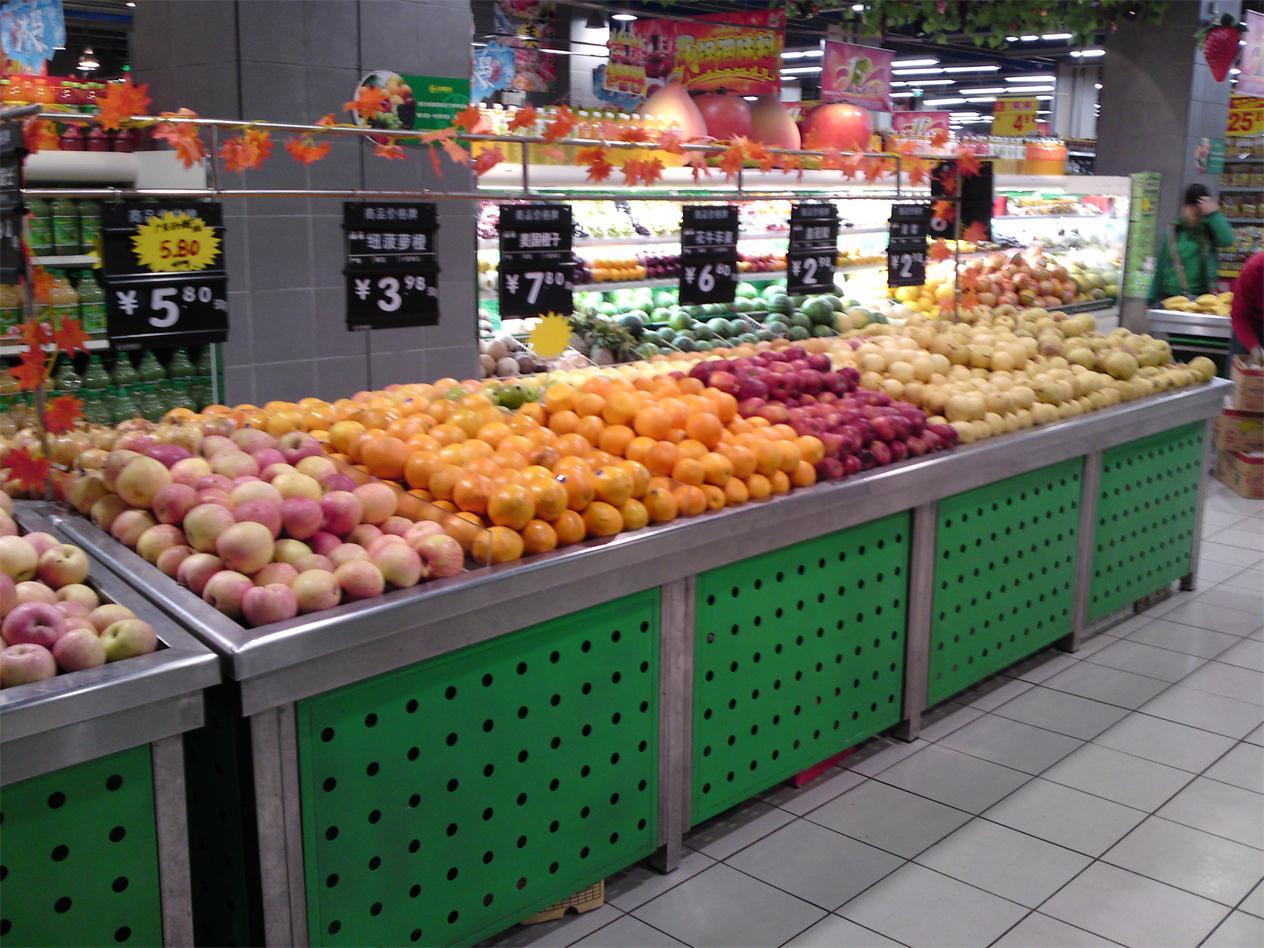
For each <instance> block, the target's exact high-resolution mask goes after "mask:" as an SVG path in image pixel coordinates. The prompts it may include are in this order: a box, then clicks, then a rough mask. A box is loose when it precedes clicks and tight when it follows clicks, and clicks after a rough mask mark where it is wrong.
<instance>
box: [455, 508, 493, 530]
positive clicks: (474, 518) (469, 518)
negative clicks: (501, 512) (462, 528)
mask: <svg viewBox="0 0 1264 948" xmlns="http://www.w3.org/2000/svg"><path fill="white" fill-rule="evenodd" d="M456 516H457V519H458V520H464V521H465V522H466V523H472V524H474V526H476V527H479V528H480V529H481V528H483V527H485V526H487V524H485V523H483V518H482V517H480V516H479V515H478V514H476V513H472V512H470V511H468V510H462V511H461V512H460V513H458V514H457V515H456Z"/></svg>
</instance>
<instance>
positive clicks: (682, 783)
mask: <svg viewBox="0 0 1264 948" xmlns="http://www.w3.org/2000/svg"><path fill="white" fill-rule="evenodd" d="M694 596H695V588H694V577H692V576H686V577H685V578H684V579H678V580H676V581H674V582H671V583H668V584H667V585H665V586H663V589H662V605H661V609H662V618H661V621H660V623H659V627H660V628H659V634H660V637H661V638H660V645H659V668H660V672H659V725H658V758H659V768H658V773H659V785H658V826H659V830H658V833H659V842H660V846H659V849H658V851H657V852H656V853H655V854H654V855H653V856H652V857H650V864H651V865H652V866H653V867H654V868H655V869H657V870H658V871H659V872H663V873H667V872H671V871H672V870H673V869H675V868H676V866H678V865H679V864H680V860H681V857H682V855H683V851H684V835H685V830H687V829H688V828H689V817H690V813H689V810H690V790H691V786H692V783H693V780H692V769H693V766H692V765H693V750H692V746H691V745H692V743H693V739H692V735H693V726H692V725H693V700H692V698H693V635H694Z"/></svg>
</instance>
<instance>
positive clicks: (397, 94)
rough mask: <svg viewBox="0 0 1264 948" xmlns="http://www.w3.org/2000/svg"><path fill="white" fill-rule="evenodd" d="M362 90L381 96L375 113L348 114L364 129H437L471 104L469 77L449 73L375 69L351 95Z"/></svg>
mask: <svg viewBox="0 0 1264 948" xmlns="http://www.w3.org/2000/svg"><path fill="white" fill-rule="evenodd" d="M504 87H505V86H503V85H502V86H499V88H504ZM364 89H373V90H380V91H381V92H382V93H384V95H381V96H380V97H379V104H378V110H377V111H376V112H371V113H370V114H368V115H361V114H360V113H359V112H358V111H353V112H352V113H351V114H352V115H353V116H354V118H355V123H356V124H357V125H359V126H361V127H363V128H382V129H388V130H390V131H393V132H399V131H409V130H411V129H417V130H418V131H427V132H430V131H436V130H438V129H441V128H448V127H449V126H451V125H452V121H453V119H455V118H456V114H457V113H458V112H460V111H461V110H462V109H464V108H465V107H466V106H468V105H469V104H470V80H468V79H457V78H454V77H452V76H401V75H400V74H399V73H397V72H391V71H390V70H388V69H375V70H373V71H372V72H370V73H368V74H367V75H366V76H365V77H364V78H363V79H361V80H360V82H359V84H358V85H357V86H356V88H355V92H354V93H353V94H352V96H351V98H352V99H360V98H361V91H362V90H364ZM489 94H490V93H489ZM372 140H373V141H386V139H385V138H382V139H376V138H375V139H372Z"/></svg>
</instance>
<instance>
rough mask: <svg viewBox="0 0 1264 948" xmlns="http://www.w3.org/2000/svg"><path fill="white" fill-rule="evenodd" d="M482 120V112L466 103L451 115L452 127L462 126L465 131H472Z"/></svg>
mask: <svg viewBox="0 0 1264 948" xmlns="http://www.w3.org/2000/svg"><path fill="white" fill-rule="evenodd" d="M482 120H483V114H482V113H481V112H479V110H478V109H476V108H475V107H474V106H472V105H467V106H466V107H465V108H463V109H462V110H461V111H460V112H457V113H456V115H454V116H453V117H452V127H453V128H463V129H465V131H467V132H473V131H474V130H475V129H476V128H478V123H479V122H481V121H482Z"/></svg>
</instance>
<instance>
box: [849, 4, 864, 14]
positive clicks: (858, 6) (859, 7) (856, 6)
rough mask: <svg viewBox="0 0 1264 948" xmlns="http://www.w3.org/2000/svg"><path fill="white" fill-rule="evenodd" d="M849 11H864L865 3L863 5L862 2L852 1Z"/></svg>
mask: <svg viewBox="0 0 1264 948" xmlns="http://www.w3.org/2000/svg"><path fill="white" fill-rule="evenodd" d="M851 12H852V13H864V12H865V5H864V4H863V3H853V4H852V5H851Z"/></svg>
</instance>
